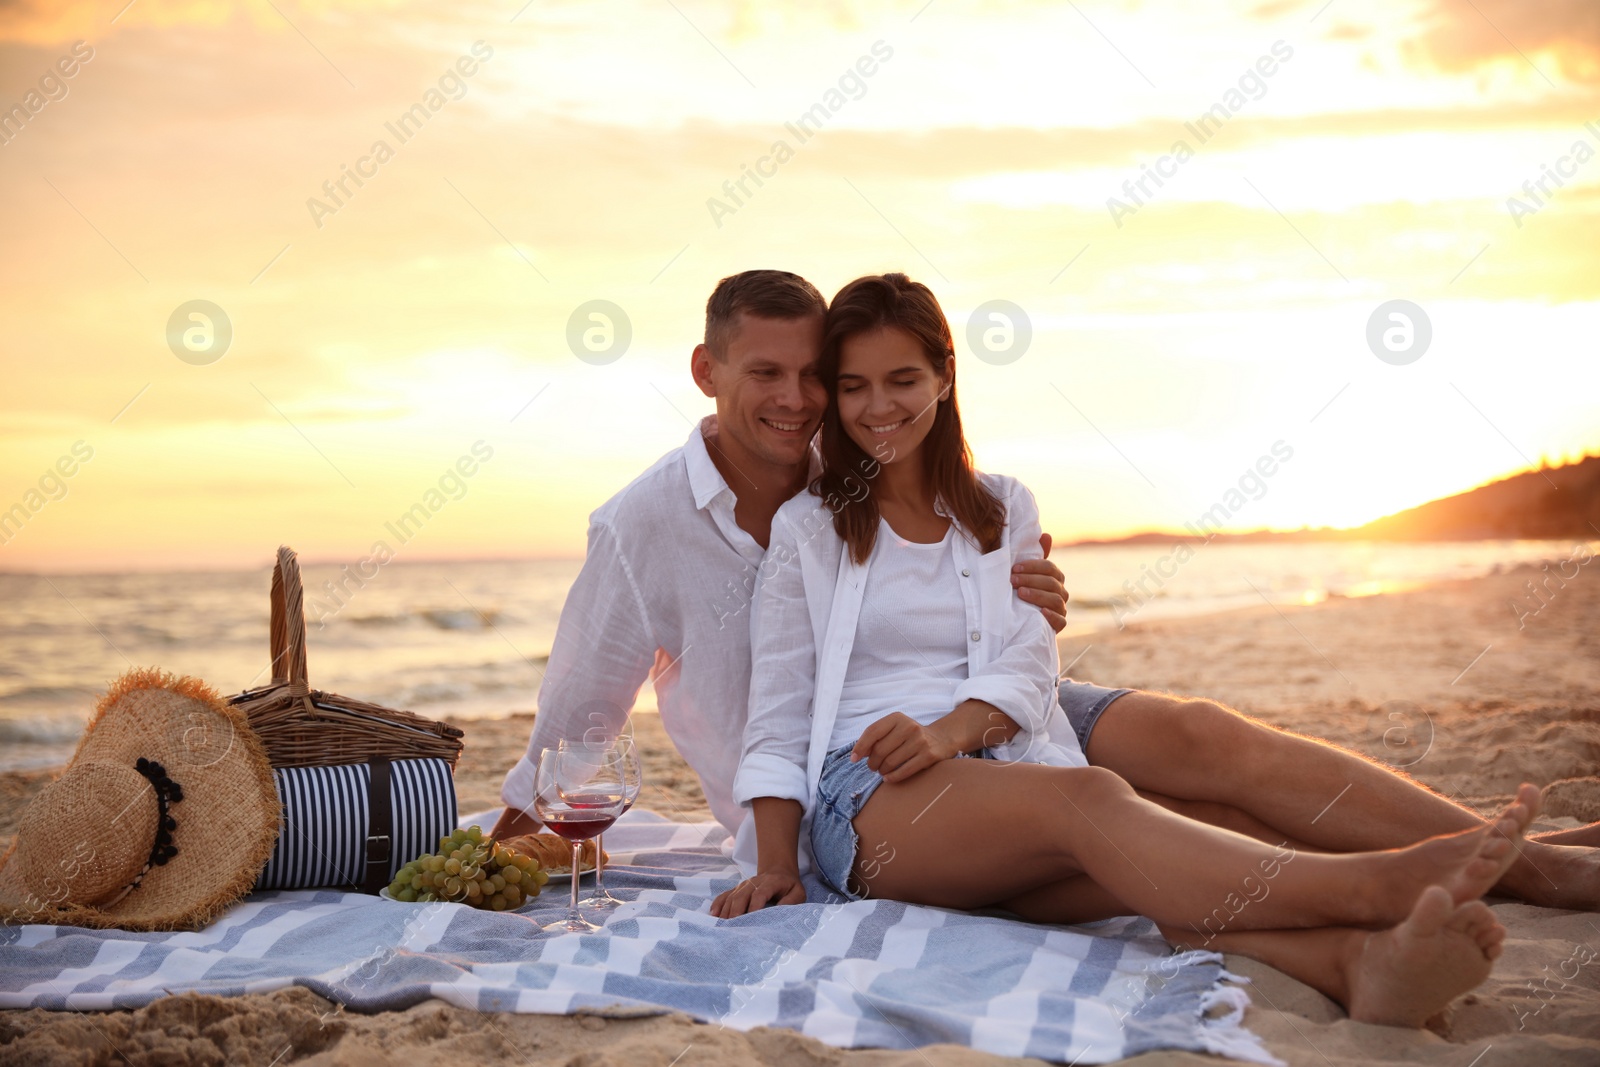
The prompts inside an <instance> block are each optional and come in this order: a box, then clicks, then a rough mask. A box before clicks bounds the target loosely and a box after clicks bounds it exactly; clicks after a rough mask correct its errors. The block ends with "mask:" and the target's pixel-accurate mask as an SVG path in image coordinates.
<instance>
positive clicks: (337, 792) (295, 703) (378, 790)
mask: <svg viewBox="0 0 1600 1067" xmlns="http://www.w3.org/2000/svg"><path fill="white" fill-rule="evenodd" d="M271 651H272V681H271V682H270V683H269V684H267V685H264V686H262V687H260V688H258V689H248V690H246V691H245V692H243V693H239V694H238V695H236V696H233V697H230V698H229V700H228V703H229V704H231V705H233V706H234V707H236V708H239V709H240V710H241V711H243V712H244V714H245V717H246V718H247V719H248V721H249V723H250V727H251V729H252V730H253V731H254V732H255V733H256V734H257V735H258V736H259V737H260V738H261V741H262V743H263V744H264V745H265V746H266V749H267V759H268V762H270V763H271V764H272V769H273V778H274V780H275V782H276V784H277V787H278V798H279V802H280V804H281V805H282V809H283V812H282V818H281V820H280V832H279V837H278V843H277V847H276V848H275V850H274V852H273V855H272V858H271V859H270V860H268V861H267V866H266V867H265V869H264V870H263V871H262V874H261V877H260V880H259V881H258V882H257V883H256V884H257V888H261V889H308V888H313V887H318V886H337V887H346V888H354V889H363V890H365V891H367V892H371V893H376V892H377V891H378V890H379V889H380V888H381V887H382V886H383V885H384V884H385V883H387V882H388V881H389V879H390V878H391V877H393V874H394V872H395V870H397V869H398V867H399V866H400V865H401V864H402V863H404V862H406V861H408V860H410V859H412V858H414V857H416V856H417V855H419V854H420V853H422V852H426V851H429V850H430V849H431V848H432V846H433V843H435V842H437V840H438V838H439V837H440V836H441V835H442V834H445V833H448V832H450V830H452V829H454V828H455V822H456V815H457V812H456V796H455V780H454V772H455V766H456V761H457V760H459V759H460V758H461V747H462V745H461V737H462V733H461V731H460V730H458V729H456V728H455V727H454V726H450V725H447V724H445V723H442V722H435V721H434V720H432V719H427V718H424V717H422V716H421V715H417V714H415V713H414V712H410V711H401V710H399V709H396V708H386V707H384V706H382V705H381V704H372V703H369V702H368V701H365V700H356V699H354V698H352V697H345V696H340V695H339V694H337V693H328V692H324V691H322V690H319V689H312V688H311V687H310V684H309V683H308V682H307V680H306V620H305V591H304V588H303V587H302V585H301V581H300V566H299V564H298V563H297V562H296V561H295V554H294V550H293V549H291V548H289V547H288V546H287V545H283V546H280V547H279V548H278V561H277V565H276V566H275V567H274V568H273V571H272V632H271Z"/></svg>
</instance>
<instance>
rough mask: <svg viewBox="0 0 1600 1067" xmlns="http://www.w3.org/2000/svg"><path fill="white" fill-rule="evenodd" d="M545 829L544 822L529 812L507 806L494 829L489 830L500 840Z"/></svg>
mask: <svg viewBox="0 0 1600 1067" xmlns="http://www.w3.org/2000/svg"><path fill="white" fill-rule="evenodd" d="M543 829H544V824H543V823H541V822H540V821H539V820H538V819H535V818H534V817H533V816H532V815H529V814H528V813H527V812H525V811H522V810H520V809H517V808H507V809H506V810H505V811H502V812H501V813H500V818H498V819H496V820H495V824H494V829H493V830H491V831H489V836H490V837H492V838H494V839H495V840H496V841H499V840H500V839H501V838H506V837H521V836H522V835H523V834H536V833H539V832H540V831H541V830H543Z"/></svg>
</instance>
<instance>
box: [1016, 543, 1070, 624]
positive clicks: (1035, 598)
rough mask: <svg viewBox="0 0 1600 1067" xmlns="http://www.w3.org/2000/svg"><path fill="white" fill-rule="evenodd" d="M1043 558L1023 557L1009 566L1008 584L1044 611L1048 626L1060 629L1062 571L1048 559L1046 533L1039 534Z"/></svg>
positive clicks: (1064, 591)
mask: <svg viewBox="0 0 1600 1067" xmlns="http://www.w3.org/2000/svg"><path fill="white" fill-rule="evenodd" d="M1039 544H1040V545H1042V546H1043V547H1044V554H1045V558H1044V559H1027V560H1023V561H1022V562H1021V563H1018V564H1017V565H1016V566H1015V567H1012V568H1011V586H1012V588H1014V589H1015V590H1016V591H1017V596H1018V597H1020V598H1022V599H1023V600H1025V601H1027V602H1028V603H1029V604H1032V605H1033V606H1034V607H1036V608H1038V609H1039V610H1040V611H1042V612H1044V617H1045V621H1047V622H1048V623H1049V624H1050V629H1052V630H1054V631H1055V632H1056V633H1060V632H1061V631H1062V629H1063V628H1064V627H1065V626H1066V625H1067V600H1068V599H1069V598H1068V596H1067V587H1066V585H1065V584H1064V583H1065V579H1066V575H1064V574H1062V573H1061V568H1060V567H1057V566H1056V565H1055V564H1054V563H1051V562H1050V559H1049V556H1050V535H1049V534H1045V535H1043V536H1042V537H1040V538H1039Z"/></svg>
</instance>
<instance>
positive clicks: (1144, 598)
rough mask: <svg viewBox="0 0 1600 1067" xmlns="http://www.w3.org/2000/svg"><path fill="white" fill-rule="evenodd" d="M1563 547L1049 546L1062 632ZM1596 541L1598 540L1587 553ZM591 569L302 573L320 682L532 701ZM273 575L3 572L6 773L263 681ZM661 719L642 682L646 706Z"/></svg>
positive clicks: (576, 563) (1563, 553)
mask: <svg viewBox="0 0 1600 1067" xmlns="http://www.w3.org/2000/svg"><path fill="white" fill-rule="evenodd" d="M1574 547H1575V546H1574V544H1573V543H1572V542H1568V541H1473V542H1448V543H1438V544H1427V543H1419V544H1399V543H1393V542H1367V541H1350V542H1313V543H1298V544H1289V543H1254V544H1237V543H1211V544H1204V545H1199V546H1198V547H1196V548H1194V549H1193V551H1192V553H1184V552H1180V551H1177V550H1176V545H1175V544H1174V545H1162V544H1139V545H1094V546H1078V547H1068V548H1061V549H1057V550H1056V551H1055V552H1054V553H1053V554H1052V556H1051V558H1052V559H1053V560H1054V561H1055V563H1056V564H1057V565H1058V566H1059V567H1061V569H1062V570H1063V571H1064V572H1065V574H1066V576H1067V588H1068V590H1069V591H1070V593H1071V597H1072V603H1071V607H1070V610H1069V622H1068V630H1067V635H1068V636H1069V637H1072V636H1083V635H1087V634H1090V633H1093V632H1095V631H1097V630H1103V629H1108V628H1117V627H1119V626H1126V625H1129V624H1131V623H1134V622H1148V621H1151V620H1155V619H1164V618H1174V617H1179V616H1196V615H1205V614H1209V613H1213V612H1222V611H1230V610H1235V609H1239V608H1244V607H1250V606H1253V605H1259V604H1261V603H1263V602H1264V601H1266V602H1271V603H1273V604H1277V605H1290V604H1315V603H1318V602H1320V601H1323V600H1326V599H1329V598H1334V597H1362V596H1381V595H1385V594H1392V593H1395V592H1399V591H1403V590H1407V589H1413V588H1417V587H1419V586H1423V585H1427V584H1430V583H1435V582H1440V581H1447V580H1450V579H1456V578H1471V577H1477V576H1480V575H1487V574H1493V573H1497V572H1499V571H1502V570H1506V569H1508V568H1512V567H1516V566H1518V565H1520V564H1528V563H1531V564H1534V565H1535V566H1537V565H1539V564H1540V563H1542V562H1545V561H1550V562H1555V561H1558V560H1564V559H1567V558H1568V557H1569V556H1571V555H1572V554H1573V551H1574ZM1595 549H1600V545H1597V546H1595V547H1594V548H1592V549H1591V550H1592V551H1593V550H1595ZM581 566H582V561H581V560H576V559H574V560H474V561H462V562H404V561H398V560H396V561H393V562H391V563H388V564H387V565H385V566H383V567H381V568H379V569H378V570H377V572H376V574H375V575H374V576H372V577H371V578H369V579H367V580H365V581H364V582H363V583H362V584H361V585H360V586H359V587H356V586H355V584H354V583H352V582H349V581H345V582H344V583H343V588H342V591H340V592H337V595H334V594H330V593H329V591H328V590H329V584H328V583H335V582H338V581H339V580H340V579H341V575H340V573H339V571H338V569H337V568H336V567H334V566H332V565H318V564H315V563H307V564H302V567H301V572H302V575H303V579H304V583H305V589H306V633H307V653H306V655H307V663H308V674H309V677H310V681H311V684H312V686H313V687H314V688H317V689H323V690H330V691H332V692H336V693H341V694H344V695H346V696H352V697H359V698H361V699H364V700H369V701H374V702H377V703H380V704H384V705H387V706H390V707H400V708H408V709H410V710H412V711H416V712H419V713H421V714H424V715H429V716H444V715H449V716H455V717H460V718H481V717H499V716H505V715H509V714H513V713H516V712H524V711H532V710H534V708H535V701H536V696H537V693H538V689H539V682H540V679H541V678H542V676H543V672H544V667H545V664H546V660H547V657H548V656H549V654H550V643H551V641H552V639H553V638H554V637H555V631H556V622H557V620H558V617H559V615H560V612H561V605H562V603H563V602H564V601H565V599H566V594H567V590H568V589H569V588H570V586H571V584H572V581H573V579H574V577H576V575H577V573H578V570H579V568H580V567H581ZM270 583H271V568H270V567H261V568H257V569H253V570H238V571H222V572H216V571H211V572H207V571H186V572H176V573H149V572H139V573H98V574H38V573H5V572H0V604H4V606H5V610H4V611H3V612H0V770H14V769H22V768H29V767H40V766H51V765H55V764H59V763H62V762H64V761H65V760H66V759H67V758H68V757H69V756H70V755H71V753H72V749H73V747H74V745H75V744H76V742H77V739H78V737H79V735H80V734H81V732H82V730H83V726H84V723H85V721H86V720H87V717H88V715H89V713H90V712H91V710H92V709H93V706H94V703H95V700H96V699H97V697H98V695H99V694H100V693H103V692H104V691H105V687H106V686H107V685H108V684H109V683H110V682H111V681H112V680H113V679H114V678H115V677H116V676H117V675H119V674H120V673H122V672H123V671H124V670H126V669H127V668H128V667H130V666H139V667H160V668H163V669H166V670H169V671H172V672H174V673H177V674H189V675H195V676H198V677H200V678H203V679H205V680H206V681H207V682H209V683H211V684H212V685H213V686H214V687H215V688H216V689H218V690H219V691H220V692H221V693H223V694H224V695H231V694H233V693H237V692H240V691H241V690H244V689H248V688H251V687H254V686H259V685H262V684H265V683H266V682H267V681H269V680H270V672H269V670H268V663H269V660H270V651H269V644H268V619H269V614H270V604H269V589H270ZM637 710H641V711H646V712H649V711H654V710H655V704H654V695H653V693H651V692H650V687H649V686H646V687H645V690H644V692H643V693H641V695H640V702H639V705H638V709H637Z"/></svg>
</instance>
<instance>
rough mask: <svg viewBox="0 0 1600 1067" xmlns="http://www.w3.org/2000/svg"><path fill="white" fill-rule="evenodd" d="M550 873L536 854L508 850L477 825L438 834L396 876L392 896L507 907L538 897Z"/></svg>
mask: <svg viewBox="0 0 1600 1067" xmlns="http://www.w3.org/2000/svg"><path fill="white" fill-rule="evenodd" d="M549 880H550V875H549V874H547V873H546V872H545V871H544V870H543V868H541V867H540V866H539V861H538V860H536V859H534V858H533V857H532V856H526V855H523V854H522V853H520V852H514V851H512V850H511V849H509V848H505V847H504V846H502V845H501V844H500V843H499V842H497V841H495V840H494V839H493V838H490V837H486V836H484V833H483V831H482V830H481V829H480V828H478V827H476V826H473V827H470V828H468V829H466V830H457V831H455V832H454V833H452V834H449V835H448V836H445V837H441V838H439V851H438V852H432V853H429V854H427V855H424V856H418V857H417V858H416V859H414V860H412V861H411V862H410V863H408V864H406V865H405V866H404V867H402V868H400V873H398V874H396V875H395V876H394V881H392V882H390V883H389V895H390V896H391V897H394V898H395V899H396V900H403V901H406V902H407V903H414V902H424V903H425V902H429V901H449V902H452V903H457V904H470V905H471V906H472V907H474V908H489V909H492V910H494V911H505V910H506V909H507V908H515V907H519V906H520V905H521V904H522V903H523V902H524V901H526V900H530V899H532V898H533V897H536V896H538V895H539V890H540V889H541V888H543V887H544V884H545V883H546V882H547V881H549Z"/></svg>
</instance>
